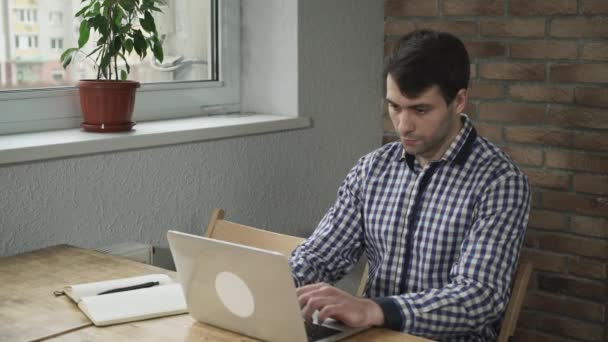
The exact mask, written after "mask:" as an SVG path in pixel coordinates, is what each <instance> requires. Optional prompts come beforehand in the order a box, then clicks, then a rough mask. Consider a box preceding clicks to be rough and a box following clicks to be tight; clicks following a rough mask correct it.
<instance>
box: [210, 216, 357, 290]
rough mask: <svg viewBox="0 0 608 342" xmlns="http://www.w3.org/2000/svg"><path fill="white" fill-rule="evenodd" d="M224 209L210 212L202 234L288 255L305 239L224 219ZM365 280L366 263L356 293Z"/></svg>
mask: <svg viewBox="0 0 608 342" xmlns="http://www.w3.org/2000/svg"><path fill="white" fill-rule="evenodd" d="M224 215H225V211H224V210H223V209H214V210H213V213H212V214H211V220H210V221H209V225H208V226H207V230H206V231H205V233H204V236H206V237H209V238H213V239H218V240H223V241H228V242H233V243H238V244H241V245H246V246H251V247H256V248H262V249H267V250H271V251H275V252H279V253H282V254H284V255H286V256H289V255H290V254H291V252H292V251H293V250H294V249H295V248H296V247H297V246H298V245H299V244H300V243H302V242H303V241H304V240H305V239H303V238H300V237H296V236H291V235H285V234H279V233H274V232H269V231H266V230H262V229H257V228H253V227H249V226H245V225H242V224H238V223H234V222H230V221H226V220H224ZM366 280H367V264H366V266H365V270H364V271H363V274H362V276H361V282H360V284H359V288H358V290H357V292H356V294H357V295H358V296H359V295H361V293H363V289H364V288H365V282H366Z"/></svg>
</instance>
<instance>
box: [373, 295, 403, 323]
mask: <svg viewBox="0 0 608 342" xmlns="http://www.w3.org/2000/svg"><path fill="white" fill-rule="evenodd" d="M371 300H373V301H374V302H376V304H378V305H379V306H380V309H382V313H383V314H384V324H383V325H382V328H387V329H391V330H397V331H402V330H403V327H404V326H405V324H404V323H405V318H404V317H403V311H402V308H401V306H400V305H399V304H398V303H397V302H396V301H395V300H394V299H392V298H389V297H383V298H371Z"/></svg>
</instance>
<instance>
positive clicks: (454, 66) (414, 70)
mask: <svg viewBox="0 0 608 342" xmlns="http://www.w3.org/2000/svg"><path fill="white" fill-rule="evenodd" d="M469 69H470V64H469V54H468V53H467V50H466V48H465V47H464V44H463V43H462V41H460V39H458V38H456V37H455V36H454V35H452V34H450V33H447V32H435V31H430V30H418V31H413V32H411V33H409V34H407V35H405V36H403V37H402V38H401V39H399V41H398V42H397V44H396V45H395V47H394V48H393V51H392V54H391V56H390V57H389V60H388V63H387V65H386V68H385V69H384V76H385V78H386V77H387V76H388V75H389V74H390V75H391V77H392V78H393V80H394V81H395V83H397V86H398V87H399V90H400V91H401V93H402V94H405V95H407V96H408V97H418V96H419V95H420V94H421V93H422V92H424V91H425V90H427V89H428V88H430V87H432V86H434V85H437V86H439V89H440V90H441V94H442V95H443V98H444V99H445V102H446V103H447V104H448V105H449V104H450V103H451V102H452V100H453V99H454V97H456V94H457V93H458V91H459V90H460V89H463V88H464V89H466V88H467V86H468V85H469Z"/></svg>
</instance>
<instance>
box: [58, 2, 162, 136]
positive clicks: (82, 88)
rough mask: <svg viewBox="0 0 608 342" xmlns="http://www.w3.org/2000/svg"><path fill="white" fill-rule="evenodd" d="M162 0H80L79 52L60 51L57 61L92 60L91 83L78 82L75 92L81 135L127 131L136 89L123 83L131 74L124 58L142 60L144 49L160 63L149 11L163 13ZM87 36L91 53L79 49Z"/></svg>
mask: <svg viewBox="0 0 608 342" xmlns="http://www.w3.org/2000/svg"><path fill="white" fill-rule="evenodd" d="M164 5H166V1H165V0H82V1H81V6H82V7H81V9H80V10H79V11H78V12H77V13H76V14H75V15H74V16H75V17H77V18H81V19H82V21H81V23H80V29H79V36H78V47H77V48H69V49H67V50H65V51H64V52H63V53H62V54H61V57H60V60H61V63H62V64H63V67H64V68H66V67H67V66H68V65H70V63H72V62H73V61H74V60H75V59H76V56H77V55H78V54H80V55H82V56H84V58H85V59H89V60H93V61H94V63H95V68H96V70H97V79H96V80H80V81H79V83H78V90H79V94H80V106H81V109H82V113H83V119H84V120H83V121H84V122H83V123H82V124H81V127H82V128H83V129H84V130H85V131H93V132H118V131H129V130H131V128H132V127H133V125H135V123H134V122H133V121H132V120H131V117H132V115H133V107H134V104H135V91H136V89H137V88H139V86H140V84H139V82H136V81H128V80H127V77H128V75H129V72H130V71H131V67H130V66H129V62H128V60H127V56H129V55H130V54H131V53H132V52H135V53H136V54H137V55H138V56H139V58H140V60H143V59H144V58H145V57H146V56H147V54H148V50H150V51H152V53H153V55H154V58H156V59H157V60H158V61H159V62H162V60H163V48H162V41H161V39H160V38H159V35H158V32H157V30H156V23H155V21H154V16H153V15H152V14H153V13H154V12H162V10H161V9H160V7H161V6H164ZM91 31H93V32H95V33H96V34H97V36H98V37H99V38H98V39H97V42H96V45H95V46H94V48H93V50H92V51H86V52H85V51H84V50H83V48H84V47H85V45H86V44H87V42H88V41H89V37H90V36H91Z"/></svg>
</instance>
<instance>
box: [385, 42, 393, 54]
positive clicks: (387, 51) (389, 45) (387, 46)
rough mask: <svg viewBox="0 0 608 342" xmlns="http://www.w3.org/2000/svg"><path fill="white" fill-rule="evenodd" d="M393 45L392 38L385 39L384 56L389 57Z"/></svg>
mask: <svg viewBox="0 0 608 342" xmlns="http://www.w3.org/2000/svg"><path fill="white" fill-rule="evenodd" d="M394 46H395V41H394V40H387V41H385V42H384V57H389V56H390V55H391V53H392V52H393V47H394Z"/></svg>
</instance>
